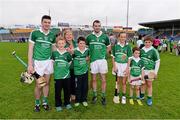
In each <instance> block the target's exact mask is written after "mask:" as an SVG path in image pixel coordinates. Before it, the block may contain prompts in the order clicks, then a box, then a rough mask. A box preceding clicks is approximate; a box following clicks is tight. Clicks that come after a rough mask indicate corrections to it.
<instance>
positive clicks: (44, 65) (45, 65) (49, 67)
mask: <svg viewBox="0 0 180 120" xmlns="http://www.w3.org/2000/svg"><path fill="white" fill-rule="evenodd" d="M34 70H35V71H36V72H37V73H38V74H39V75H40V76H43V75H44V74H47V75H50V74H52V73H53V61H52V60H42V61H38V60H34Z"/></svg>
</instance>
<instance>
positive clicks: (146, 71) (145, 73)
mask: <svg viewBox="0 0 180 120" xmlns="http://www.w3.org/2000/svg"><path fill="white" fill-rule="evenodd" d="M150 72H154V70H144V75H148V74H149V73H150ZM146 80H147V81H154V79H146Z"/></svg>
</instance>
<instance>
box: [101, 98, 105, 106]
mask: <svg viewBox="0 0 180 120" xmlns="http://www.w3.org/2000/svg"><path fill="white" fill-rule="evenodd" d="M101 103H102V105H106V98H105V97H102V98H101Z"/></svg>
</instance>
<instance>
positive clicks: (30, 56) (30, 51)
mask: <svg viewBox="0 0 180 120" xmlns="http://www.w3.org/2000/svg"><path fill="white" fill-rule="evenodd" d="M33 48H34V43H32V42H29V47H28V73H33V72H34V67H33Z"/></svg>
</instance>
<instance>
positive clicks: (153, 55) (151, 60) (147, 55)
mask: <svg viewBox="0 0 180 120" xmlns="http://www.w3.org/2000/svg"><path fill="white" fill-rule="evenodd" d="M141 59H142V60H143V62H144V67H145V68H144V69H145V70H154V69H155V64H156V61H158V60H160V58H159V53H158V51H157V50H156V49H155V48H154V47H152V46H151V47H150V48H149V49H146V48H145V47H143V48H142V49H141Z"/></svg>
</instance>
